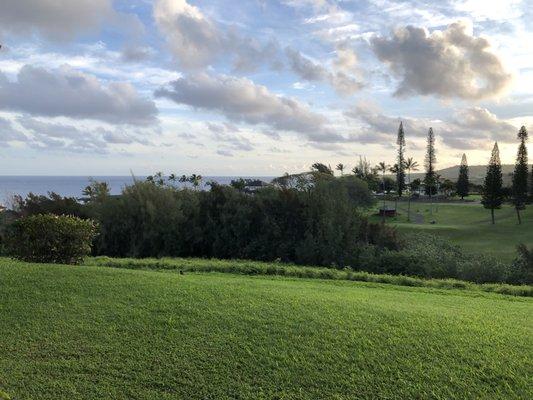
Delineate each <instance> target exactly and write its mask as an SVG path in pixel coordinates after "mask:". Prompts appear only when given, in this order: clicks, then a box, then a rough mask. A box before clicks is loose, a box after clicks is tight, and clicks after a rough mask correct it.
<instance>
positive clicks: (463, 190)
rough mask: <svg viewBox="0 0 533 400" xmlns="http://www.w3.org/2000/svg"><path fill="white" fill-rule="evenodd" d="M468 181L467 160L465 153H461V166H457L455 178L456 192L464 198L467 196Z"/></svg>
mask: <svg viewBox="0 0 533 400" xmlns="http://www.w3.org/2000/svg"><path fill="white" fill-rule="evenodd" d="M469 185H470V181H469V178H468V162H467V161H466V154H464V153H463V157H462V158H461V166H460V167H459V178H457V194H458V195H459V196H461V199H464V198H465V196H468V187H469Z"/></svg>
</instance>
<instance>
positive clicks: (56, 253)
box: [6, 214, 97, 264]
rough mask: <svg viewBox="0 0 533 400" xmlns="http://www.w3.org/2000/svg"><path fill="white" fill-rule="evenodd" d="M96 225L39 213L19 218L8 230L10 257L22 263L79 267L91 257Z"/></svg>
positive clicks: (68, 217)
mask: <svg viewBox="0 0 533 400" xmlns="http://www.w3.org/2000/svg"><path fill="white" fill-rule="evenodd" d="M96 232H97V227H96V224H95V223H94V222H93V221H91V220H88V219H85V220H84V219H80V218H77V217H73V216H67V215H62V216H58V215H52V214H37V215H32V216H28V217H24V218H21V219H18V220H17V221H15V222H13V223H12V224H11V226H10V228H9V230H8V233H7V237H6V245H7V251H8V254H10V255H11V256H13V257H14V258H17V259H19V260H24V261H31V262H43V263H63V264H77V263H79V262H81V261H82V260H83V258H84V257H85V256H87V255H88V254H90V252H91V245H92V242H93V239H94V237H95V236H96Z"/></svg>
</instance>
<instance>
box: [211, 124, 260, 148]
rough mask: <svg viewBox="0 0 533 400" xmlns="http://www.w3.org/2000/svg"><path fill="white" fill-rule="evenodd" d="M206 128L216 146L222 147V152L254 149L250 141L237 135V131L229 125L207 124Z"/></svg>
mask: <svg viewBox="0 0 533 400" xmlns="http://www.w3.org/2000/svg"><path fill="white" fill-rule="evenodd" d="M207 128H208V129H209V130H210V131H211V132H212V134H213V135H212V136H213V139H214V140H215V141H216V142H217V144H218V145H221V146H223V149H222V150H226V151H230V150H236V151H251V150H253V149H254V146H253V144H252V142H251V141H250V139H248V138H246V137H244V136H243V135H240V134H238V133H237V132H239V129H238V128H237V127H235V126H233V125H231V124H227V123H225V124H213V123H207Z"/></svg>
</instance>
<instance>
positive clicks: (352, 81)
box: [285, 47, 363, 95]
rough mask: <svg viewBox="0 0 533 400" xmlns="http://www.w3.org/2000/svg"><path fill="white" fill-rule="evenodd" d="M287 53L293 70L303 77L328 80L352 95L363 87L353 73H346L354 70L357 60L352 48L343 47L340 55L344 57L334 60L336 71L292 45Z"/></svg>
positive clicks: (318, 80)
mask: <svg viewBox="0 0 533 400" xmlns="http://www.w3.org/2000/svg"><path fill="white" fill-rule="evenodd" d="M285 53H286V54H287V57H288V59H289V66H290V67H291V69H292V71H293V72H294V73H295V74H297V75H298V76H299V77H300V78H301V79H304V80H306V81H309V82H327V83H329V84H330V85H331V86H332V87H333V88H334V89H335V90H336V91H337V93H339V94H342V95H351V94H353V93H355V92H357V91H358V90H360V89H361V88H362V87H363V85H362V83H361V82H359V81H358V80H357V79H356V78H355V77H354V76H353V75H349V74H348V73H346V72H347V71H348V72H353V70H354V69H355V63H356V61H357V58H356V57H355V53H354V52H353V50H351V49H341V52H340V53H339V57H342V58H339V59H338V60H336V61H335V62H334V67H335V69H336V70H335V71H330V70H329V69H328V68H326V67H325V66H323V65H321V64H318V63H315V62H313V61H312V60H311V59H309V58H307V57H305V56H303V55H302V54H301V53H300V52H299V51H297V50H294V49H291V48H290V47H288V48H287V49H286V50H285Z"/></svg>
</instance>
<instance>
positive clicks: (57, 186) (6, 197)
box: [0, 176, 274, 205]
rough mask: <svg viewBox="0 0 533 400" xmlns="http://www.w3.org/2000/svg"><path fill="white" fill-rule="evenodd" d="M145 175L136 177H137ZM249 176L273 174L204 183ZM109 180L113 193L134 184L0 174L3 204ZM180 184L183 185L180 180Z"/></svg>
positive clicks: (76, 193)
mask: <svg viewBox="0 0 533 400" xmlns="http://www.w3.org/2000/svg"><path fill="white" fill-rule="evenodd" d="M145 178H146V177H142V176H140V177H139V176H136V177H135V179H137V180H144V179H145ZM238 178H244V179H246V178H250V179H260V180H262V181H265V182H270V181H271V180H272V179H273V178H274V177H261V176H254V177H250V176H242V177H241V176H204V177H203V186H204V187H205V183H206V182H210V181H215V182H217V183H220V184H229V183H230V182H231V181H232V180H233V179H238ZM90 179H94V180H96V181H102V182H107V183H108V184H109V186H110V189H111V194H120V192H121V190H122V188H123V187H124V186H126V185H130V184H132V183H133V178H132V177H131V176H92V177H88V176H0V203H1V204H3V205H9V203H10V200H11V199H12V198H13V196H14V195H20V196H23V197H25V196H27V195H28V193H30V192H31V193H34V194H43V195H46V194H47V193H48V192H55V193H57V194H59V195H61V196H69V197H76V198H79V197H82V196H83V195H82V190H83V189H84V188H85V187H86V186H87V185H88V184H89V180H90ZM177 185H180V184H179V183H177Z"/></svg>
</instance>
